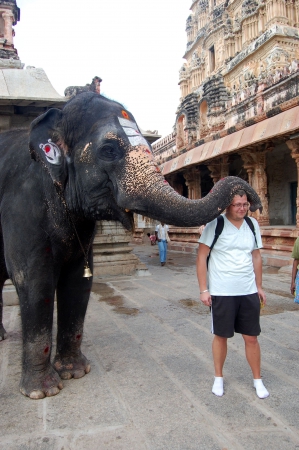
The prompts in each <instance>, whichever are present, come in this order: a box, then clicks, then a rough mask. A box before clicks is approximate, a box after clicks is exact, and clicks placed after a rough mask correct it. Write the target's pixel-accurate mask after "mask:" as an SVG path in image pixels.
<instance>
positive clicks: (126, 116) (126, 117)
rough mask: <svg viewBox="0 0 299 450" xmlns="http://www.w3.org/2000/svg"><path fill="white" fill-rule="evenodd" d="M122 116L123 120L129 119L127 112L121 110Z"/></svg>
mask: <svg viewBox="0 0 299 450" xmlns="http://www.w3.org/2000/svg"><path fill="white" fill-rule="evenodd" d="M121 113H122V115H123V117H124V118H125V119H128V118H129V114H128V113H127V111H124V110H122V112H121Z"/></svg>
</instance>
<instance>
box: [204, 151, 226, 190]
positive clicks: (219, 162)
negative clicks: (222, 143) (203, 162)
mask: <svg viewBox="0 0 299 450" xmlns="http://www.w3.org/2000/svg"><path fill="white" fill-rule="evenodd" d="M207 168H208V169H209V170H210V171H211V173H210V177H211V178H212V180H213V183H214V184H215V183H217V181H219V180H220V179H221V178H225V177H227V176H228V175H229V162H228V156H227V155H224V156H222V157H221V158H220V159H215V160H213V161H211V163H210V164H208V165H207Z"/></svg>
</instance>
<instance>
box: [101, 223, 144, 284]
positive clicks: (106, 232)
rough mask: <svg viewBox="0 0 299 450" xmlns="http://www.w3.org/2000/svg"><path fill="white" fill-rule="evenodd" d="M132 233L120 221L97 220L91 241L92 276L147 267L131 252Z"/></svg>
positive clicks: (140, 269) (134, 270) (109, 274)
mask: <svg viewBox="0 0 299 450" xmlns="http://www.w3.org/2000/svg"><path fill="white" fill-rule="evenodd" d="M131 240H132V233H131V232H130V231H127V230H126V229H125V228H124V227H123V226H122V224H121V223H120V222H114V221H108V220H102V221H99V222H97V225H96V235H95V239H94V243H93V276H94V277H102V276H114V275H129V274H133V273H136V270H137V271H140V272H141V271H142V272H143V273H144V274H145V272H146V271H147V268H146V266H145V265H144V264H142V263H141V262H140V260H139V258H138V257H137V256H136V255H134V254H133V253H132V250H133V247H131V246H129V243H130V242H131Z"/></svg>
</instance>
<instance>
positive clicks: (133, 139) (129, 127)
mask: <svg viewBox="0 0 299 450" xmlns="http://www.w3.org/2000/svg"><path fill="white" fill-rule="evenodd" d="M118 120H119V123H120V125H121V126H122V129H123V130H124V132H125V133H126V136H127V138H128V139H129V142H130V144H131V145H132V146H133V147H136V146H137V145H144V146H146V147H147V148H148V150H149V151H150V148H149V145H148V143H147V142H146V140H145V139H144V137H143V136H142V134H141V133H140V131H139V130H138V127H137V124H136V123H135V122H132V121H131V120H127V119H123V118H122V117H119V118H118ZM150 152H151V151H150Z"/></svg>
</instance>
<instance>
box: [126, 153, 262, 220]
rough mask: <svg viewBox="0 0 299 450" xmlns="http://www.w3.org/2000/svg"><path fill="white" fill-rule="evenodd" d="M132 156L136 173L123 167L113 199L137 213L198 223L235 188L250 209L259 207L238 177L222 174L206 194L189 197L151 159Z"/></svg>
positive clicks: (218, 208)
mask: <svg viewBox="0 0 299 450" xmlns="http://www.w3.org/2000/svg"><path fill="white" fill-rule="evenodd" d="M136 159H139V161H136V160H135V161H134V164H132V165H131V164H130V165H129V167H130V168H131V169H132V168H133V167H138V168H139V169H138V171H137V173H136V172H135V171H134V172H133V169H132V170H127V171H126V176H125V177H123V178H122V182H121V185H119V186H118V187H119V189H118V196H117V203H118V205H120V206H122V207H123V208H126V209H130V210H131V211H133V212H136V213H138V214H142V215H145V216H147V217H151V218H152V219H156V220H159V221H161V222H164V223H168V224H170V225H175V226H180V227H192V226H200V225H203V224H206V223H208V222H210V221H211V220H213V219H215V218H216V217H217V216H219V214H221V213H222V212H223V211H224V210H225V209H226V208H227V207H228V206H229V205H230V203H231V201H232V199H233V197H234V196H235V193H236V191H237V190H239V189H243V190H244V191H245V192H246V194H247V198H248V201H249V202H250V210H251V211H255V210H257V209H258V208H259V209H261V207H262V205H261V202H260V199H259V197H258V195H257V194H256V192H255V191H254V189H253V188H252V187H251V186H250V185H249V184H248V183H247V182H246V181H244V180H242V179H241V178H238V177H226V178H223V179H222V180H220V181H218V183H216V184H215V186H214V187H213V189H212V190H211V192H210V193H209V194H208V195H207V196H206V197H204V198H203V199H200V200H190V199H187V198H185V197H182V196H181V195H179V194H178V193H177V192H176V191H175V190H174V189H172V188H171V187H170V185H169V184H168V182H167V181H165V179H164V177H163V175H162V174H161V172H160V171H159V169H158V167H157V166H156V164H155V163H154V162H153V161H151V162H150V164H149V161H148V160H147V161H145V158H142V157H140V158H139V155H138V158H136ZM136 162H139V164H136ZM127 168H128V166H127Z"/></svg>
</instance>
